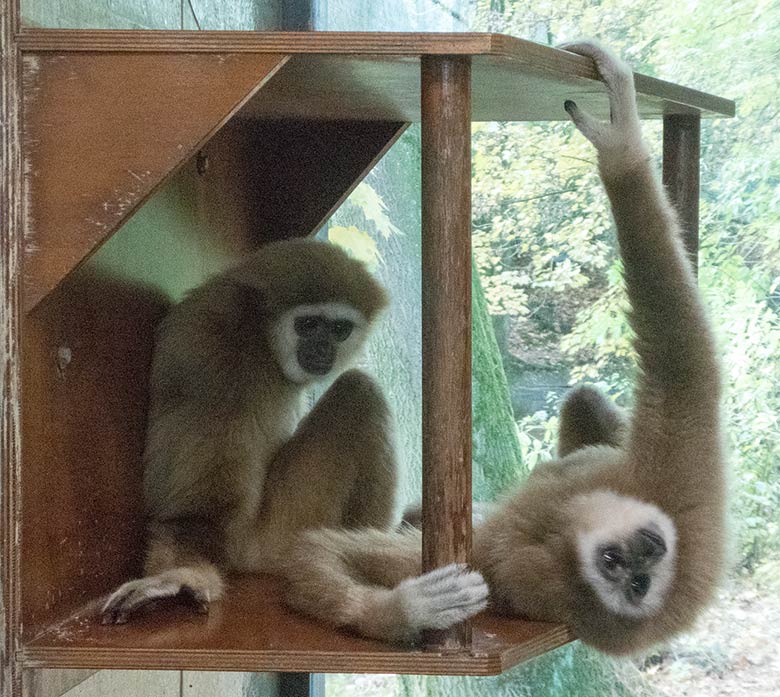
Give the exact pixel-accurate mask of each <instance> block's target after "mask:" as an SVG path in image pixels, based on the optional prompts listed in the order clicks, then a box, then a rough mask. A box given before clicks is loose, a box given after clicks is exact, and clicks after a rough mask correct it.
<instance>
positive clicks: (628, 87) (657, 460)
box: [562, 43, 724, 512]
mask: <svg viewBox="0 0 780 697" xmlns="http://www.w3.org/2000/svg"><path fill="white" fill-rule="evenodd" d="M562 48H563V49H565V50H567V51H571V52H573V53H579V54H581V55H586V56H590V57H591V58H592V59H593V60H594V61H595V63H596V67H597V68H598V70H599V72H600V74H601V75H602V78H603V79H604V82H605V84H606V86H607V89H608V90H609V96H610V107H611V120H610V122H609V123H604V122H599V121H596V120H594V119H593V118H592V117H591V116H589V115H588V114H586V113H584V112H583V111H581V110H580V109H579V108H578V107H577V106H576V104H574V103H573V102H566V105H565V106H566V110H567V111H568V113H569V114H570V116H571V118H572V120H573V121H574V123H575V125H576V126H577V128H578V129H579V130H580V131H581V132H582V134H583V135H584V136H585V137H586V138H587V139H588V140H590V141H591V143H593V145H594V146H595V147H596V150H597V151H598V156H599V169H600V172H601V178H602V180H603V182H604V186H605V189H606V191H607V195H608V196H609V200H610V203H611V205H612V214H613V217H614V219H615V224H616V227H617V237H618V243H619V245H620V254H621V257H622V259H623V266H624V276H625V284H626V289H627V292H628V296H629V299H630V302H631V308H632V312H631V324H632V326H633V328H634V330H635V332H636V339H635V342H634V345H635V347H636V351H637V353H638V356H639V368H640V373H639V376H638V380H637V385H636V388H635V406H634V412H633V418H632V420H631V427H630V431H629V435H628V443H627V453H626V454H627V456H628V460H629V462H630V463H631V465H632V466H633V467H634V468H635V472H634V475H635V477H636V478H637V484H638V487H639V489H640V490H641V491H643V492H645V497H646V498H649V499H650V500H651V501H653V502H655V503H657V504H658V505H660V506H662V507H663V508H664V509H666V510H667V511H668V512H676V511H680V510H684V509H686V508H690V507H692V506H694V505H697V504H701V503H703V504H705V505H706V504H707V503H710V502H711V503H717V502H720V501H722V500H723V489H724V478H723V467H722V465H721V442H720V435H719V434H720V430H719V401H720V372H719V368H718V361H717V359H716V354H715V348H714V341H713V337H712V334H711V331H710V327H709V324H708V322H707V320H706V317H705V314H704V310H703V307H702V304H701V300H700V298H699V293H698V291H697V289H696V281H695V278H694V275H693V270H692V268H691V264H690V261H689V259H688V257H687V255H686V252H685V249H684V247H683V243H682V239H681V230H680V225H679V223H678V221H677V216H676V215H675V213H674V210H673V208H672V206H671V204H670V202H669V200H668V197H667V195H666V192H665V191H664V189H663V187H662V185H661V183H660V181H659V178H658V175H657V174H656V171H655V167H654V165H653V164H652V162H651V160H650V156H649V154H648V151H647V147H646V146H645V144H644V142H643V140H642V136H641V132H640V125H639V115H638V113H637V108H636V93H635V89H634V83H633V75H632V73H631V71H630V69H629V68H628V67H627V66H626V65H625V64H623V63H622V61H620V60H619V59H617V58H616V57H615V56H613V55H612V54H611V53H610V52H608V51H607V50H606V49H604V48H602V47H600V46H598V45H595V44H592V43H580V44H567V45H564V46H562ZM670 467H673V468H674V472H670V470H669V468H670Z"/></svg>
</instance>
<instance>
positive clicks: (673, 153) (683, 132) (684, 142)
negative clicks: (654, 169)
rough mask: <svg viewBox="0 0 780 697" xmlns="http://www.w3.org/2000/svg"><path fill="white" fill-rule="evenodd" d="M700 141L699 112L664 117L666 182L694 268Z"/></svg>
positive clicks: (697, 248) (695, 261) (697, 232)
mask: <svg viewBox="0 0 780 697" xmlns="http://www.w3.org/2000/svg"><path fill="white" fill-rule="evenodd" d="M700 143H701V119H700V117H699V116H698V115H696V114H694V115H680V114H675V115H673V116H666V117H664V144H663V183H664V186H665V187H666V190H667V192H668V193H669V197H670V198H671V200H672V204H673V205H674V207H675V209H676V210H677V215H678V216H679V218H680V223H681V224H682V229H683V241H684V242H685V248H686V249H687V250H688V255H689V256H690V258H691V262H692V263H693V268H694V269H696V268H697V266H698V258H699V160H700V154H699V150H700Z"/></svg>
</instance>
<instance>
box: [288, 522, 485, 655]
mask: <svg viewBox="0 0 780 697" xmlns="http://www.w3.org/2000/svg"><path fill="white" fill-rule="evenodd" d="M420 550H421V538H420V533H419V531H418V530H415V529H412V528H407V529H405V530H404V531H403V532H401V533H398V532H383V531H380V530H372V529H363V530H352V531H350V530H326V529H322V530H309V531H308V532H305V533H303V534H302V535H301V537H300V539H299V542H298V543H297V544H296V545H294V546H293V548H292V550H291V553H290V554H289V556H288V558H287V563H286V568H285V569H284V575H285V576H286V579H287V584H286V585H285V592H286V601H287V603H288V604H289V605H290V606H291V607H293V608H295V609H296V610H299V611H300V612H303V613H306V614H308V615H310V616H312V617H316V618H317V619H319V620H322V621H324V622H327V623H329V624H331V625H334V626H336V627H344V628H349V629H353V630H355V631H356V632H357V633H359V634H361V635H363V636H367V637H371V638H374V639H382V640H385V641H393V642H405V641H413V640H415V639H416V638H417V637H418V636H419V634H420V633H421V632H422V631H423V630H426V629H445V628H447V627H450V626H452V625H453V624H456V623H457V622H460V621H462V620H465V619H467V618H468V617H471V616H472V615H474V614H476V613H477V612H479V611H480V610H483V609H484V608H485V606H486V605H487V595H488V589H487V586H486V585H485V582H484V580H483V579H482V576H481V575H480V574H479V573H477V572H474V571H468V570H467V569H466V568H465V565H459V564H452V565H450V566H447V567H444V568H441V569H435V570H434V571H431V572H429V573H427V574H423V575H422V576H419V575H418V574H419V573H420V568H421V551H420Z"/></svg>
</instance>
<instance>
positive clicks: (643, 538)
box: [638, 528, 666, 559]
mask: <svg viewBox="0 0 780 697" xmlns="http://www.w3.org/2000/svg"><path fill="white" fill-rule="evenodd" d="M638 539H639V545H638V547H639V549H638V551H639V554H640V555H641V556H643V557H645V558H650V559H659V558H661V557H663V556H664V555H665V554H666V542H664V538H663V537H661V535H660V534H659V533H657V532H655V531H654V530H648V529H647V528H642V529H640V530H639V532H638Z"/></svg>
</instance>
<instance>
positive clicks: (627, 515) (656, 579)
mask: <svg viewBox="0 0 780 697" xmlns="http://www.w3.org/2000/svg"><path fill="white" fill-rule="evenodd" d="M571 513H572V518H573V519H574V520H576V521H577V527H578V529H579V531H578V533H577V555H578V558H579V562H580V573H581V575H582V577H583V578H584V579H585V581H587V583H588V585H589V586H590V587H591V588H592V589H593V591H594V592H595V593H596V596H597V597H598V599H599V600H600V601H601V602H602V603H603V604H604V606H605V607H606V608H607V609H608V610H610V611H612V612H614V613H615V614H617V615H622V616H624V617H636V618H639V617H647V616H648V615H652V614H653V613H654V612H656V611H658V610H659V609H660V608H661V606H662V605H663V602H664V599H665V597H666V593H667V591H668V590H669V587H670V586H671V584H672V579H673V578H674V570H675V563H676V556H677V530H676V528H675V526H674V523H673V522H672V519H671V518H670V517H669V516H668V515H666V513H664V512H663V511H662V510H661V509H660V508H658V507H657V506H654V505H653V504H650V503H647V502H645V501H640V500H639V499H635V498H633V497H630V496H621V495H619V494H616V493H615V492H612V491H606V490H602V491H591V492H589V493H587V494H582V495H580V496H576V497H575V498H574V499H573V500H572V502H571ZM653 525H654V526H656V527H657V528H658V529H659V530H660V532H661V535H662V536H663V538H664V542H665V544H666V554H664V556H663V558H661V559H659V560H658V562H657V563H656V564H655V565H654V566H653V568H652V571H651V573H650V577H651V583H650V588H649V589H648V591H647V595H645V597H644V598H642V600H641V602H640V603H638V604H636V605H634V604H632V603H630V602H629V601H628V599H627V598H626V597H625V595H624V594H623V591H622V589H621V588H620V587H619V586H618V585H616V584H613V583H610V582H609V581H608V580H607V579H605V578H604V577H603V576H602V575H601V573H600V572H599V570H598V568H597V567H596V554H595V550H596V549H598V548H599V547H601V546H603V545H607V544H610V543H615V542H618V541H624V540H626V539H628V538H629V537H630V536H631V535H632V534H633V533H634V532H636V531H637V530H639V529H640V528H647V527H652V526H653Z"/></svg>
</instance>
